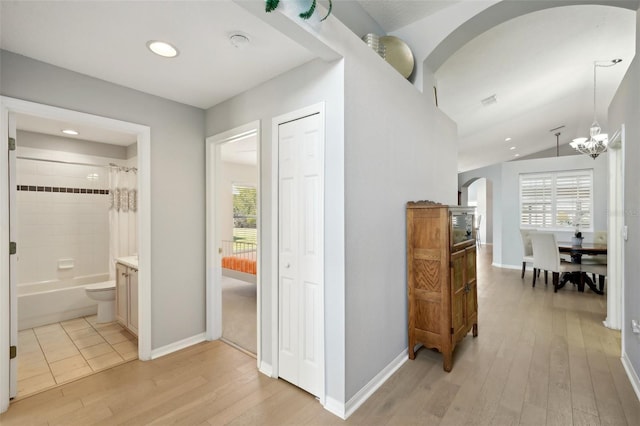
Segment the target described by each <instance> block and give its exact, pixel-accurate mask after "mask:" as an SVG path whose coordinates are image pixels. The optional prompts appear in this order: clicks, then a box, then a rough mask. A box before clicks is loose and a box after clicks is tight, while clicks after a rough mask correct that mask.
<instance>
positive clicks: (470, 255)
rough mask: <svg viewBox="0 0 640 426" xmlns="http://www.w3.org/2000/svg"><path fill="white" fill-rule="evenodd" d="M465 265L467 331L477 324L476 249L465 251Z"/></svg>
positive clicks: (471, 248)
mask: <svg viewBox="0 0 640 426" xmlns="http://www.w3.org/2000/svg"><path fill="white" fill-rule="evenodd" d="M465 263H466V267H465V269H466V271H465V273H466V276H465V281H466V283H467V296H466V301H465V304H466V318H465V319H466V323H467V329H468V328H469V327H471V325H472V324H475V323H477V322H478V282H477V280H476V247H475V246H472V247H469V248H467V249H465Z"/></svg>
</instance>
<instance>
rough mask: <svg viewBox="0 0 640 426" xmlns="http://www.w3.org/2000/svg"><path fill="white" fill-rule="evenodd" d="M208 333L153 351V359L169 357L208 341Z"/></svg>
mask: <svg viewBox="0 0 640 426" xmlns="http://www.w3.org/2000/svg"><path fill="white" fill-rule="evenodd" d="M206 340H207V338H206V333H200V334H196V335H195V336H191V337H187V338H186V339H182V340H178V341H177V342H174V343H170V344H168V345H165V346H161V347H159V348H156V349H152V350H151V359H156V358H160V357H161V356H165V355H169V354H170V353H173V352H176V351H179V350H180V349H184V348H188V347H189V346H193V345H195V344H197V343H201V342H204V341H206Z"/></svg>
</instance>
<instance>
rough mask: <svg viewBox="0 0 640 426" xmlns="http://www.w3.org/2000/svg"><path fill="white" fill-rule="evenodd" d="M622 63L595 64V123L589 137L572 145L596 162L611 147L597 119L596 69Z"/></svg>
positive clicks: (579, 139)
mask: <svg viewBox="0 0 640 426" xmlns="http://www.w3.org/2000/svg"><path fill="white" fill-rule="evenodd" d="M620 62H622V59H613V60H612V61H607V62H606V63H598V61H595V62H594V63H593V123H591V128H590V129H589V137H588V138H576V139H574V140H573V142H571V143H570V145H571V147H572V148H573V149H575V150H576V151H578V152H580V153H582V154H586V155H588V156H590V157H591V158H593V159H594V160H595V159H596V158H597V157H598V155H600V154H602V153H603V152H605V151H606V150H607V146H608V145H609V135H608V134H606V133H600V132H601V131H602V128H601V127H600V124H598V120H597V119H596V69H597V68H598V67H612V66H614V65H616V64H618V63H620Z"/></svg>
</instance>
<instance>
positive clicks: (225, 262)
mask: <svg viewBox="0 0 640 426" xmlns="http://www.w3.org/2000/svg"><path fill="white" fill-rule="evenodd" d="M222 267H223V268H226V269H233V270H234V271H239V272H245V273H247V274H252V275H255V274H256V270H257V268H256V261H255V260H253V259H245V258H241V257H237V256H225V257H223V258H222Z"/></svg>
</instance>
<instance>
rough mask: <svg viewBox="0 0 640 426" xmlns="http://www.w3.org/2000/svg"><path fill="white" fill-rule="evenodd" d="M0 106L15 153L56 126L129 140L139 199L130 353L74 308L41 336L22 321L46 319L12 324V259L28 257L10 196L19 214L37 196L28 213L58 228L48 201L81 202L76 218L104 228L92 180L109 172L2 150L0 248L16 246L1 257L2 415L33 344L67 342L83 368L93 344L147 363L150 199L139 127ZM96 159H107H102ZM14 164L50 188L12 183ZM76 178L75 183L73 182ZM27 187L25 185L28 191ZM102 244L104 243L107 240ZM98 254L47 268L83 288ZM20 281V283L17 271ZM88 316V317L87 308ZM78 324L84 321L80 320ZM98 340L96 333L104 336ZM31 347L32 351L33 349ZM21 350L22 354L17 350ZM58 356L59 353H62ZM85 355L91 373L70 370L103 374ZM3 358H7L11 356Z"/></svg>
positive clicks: (38, 107) (33, 150) (42, 108)
mask: <svg viewBox="0 0 640 426" xmlns="http://www.w3.org/2000/svg"><path fill="white" fill-rule="evenodd" d="M1 101H2V102H1V103H2V108H1V113H2V115H1V120H0V121H1V124H2V126H1V129H2V133H3V134H5V135H9V137H10V138H11V140H12V145H13V144H14V143H16V142H17V145H18V146H20V141H19V139H20V138H23V139H24V138H25V137H27V138H32V139H34V140H36V139H37V140H39V141H40V142H41V141H42V139H43V138H47V137H48V136H44V137H43V136H41V135H46V134H47V130H44V129H43V128H39V127H37V126H38V125H42V126H45V127H46V126H48V125H51V126H53V127H56V126H58V127H60V129H58V132H59V131H60V130H62V129H67V128H68V127H74V126H77V128H80V129H82V130H80V132H79V133H81V134H83V133H84V134H85V135H87V134H89V133H91V131H90V129H93V130H94V131H98V132H103V134H111V135H115V134H120V135H126V137H128V138H130V140H129V141H127V142H126V143H127V144H128V145H133V146H135V148H133V147H131V150H133V151H137V153H136V154H135V155H136V157H137V161H135V160H132V161H135V162H136V166H137V167H135V168H137V169H138V171H139V173H138V176H137V184H138V187H137V190H136V194H139V195H140V197H139V198H136V200H135V205H136V210H137V216H138V217H137V221H136V222H137V224H138V225H139V226H138V227H137V231H136V232H135V234H136V235H135V236H134V238H135V239H136V240H137V247H138V248H137V251H138V253H137V255H138V258H139V286H138V291H137V294H136V295H135V296H137V297H138V300H139V310H138V315H137V318H136V319H137V320H138V321H137V322H138V333H139V339H138V345H137V347H135V346H132V347H131V344H130V342H124V340H121V337H122V335H118V336H116V335H115V334H110V333H109V332H110V331H112V332H116V333H117V330H106V329H101V330H100V331H99V330H98V329H97V328H96V327H98V328H101V326H100V325H98V324H96V323H95V322H93V323H92V322H91V320H92V319H93V316H92V315H85V314H87V313H88V312H85V311H83V309H84V308H83V307H80V306H78V307H77V309H76V307H74V309H73V310H74V312H72V314H73V315H76V314H78V315H79V316H73V315H72V316H73V318H72V317H69V316H68V314H70V313H69V312H68V311H64V312H62V315H63V317H61V318H59V321H58V320H55V319H54V321H53V322H54V325H53V326H51V327H50V328H51V329H46V330H45V328H47V325H46V324H36V323H33V322H32V323H31V324H29V321H45V322H46V320H47V318H37V319H34V318H30V319H29V320H25V321H26V322H24V323H23V325H22V326H20V324H19V322H20V321H19V314H20V313H19V312H18V310H19V307H20V304H19V303H18V294H19V293H24V291H25V289H24V288H22V287H24V286H21V288H19V287H18V279H19V278H20V277H19V275H20V274H19V271H20V268H19V267H18V256H23V259H24V258H27V257H28V256H29V253H28V252H29V250H28V247H29V242H26V240H28V238H23V237H24V236H25V235H26V232H24V231H23V232H22V234H23V235H22V236H21V235H19V234H18V232H17V231H18V226H17V225H18V215H17V213H18V210H17V208H16V207H17V204H18V201H20V200H19V197H18V196H17V195H18V193H19V194H20V195H21V196H22V195H24V196H25V197H20V198H24V199H23V200H21V201H22V202H23V203H22V204H23V206H27V204H29V203H28V201H29V198H30V197H31V198H33V196H37V197H42V196H44V197H43V198H42V200H41V201H42V202H39V201H37V200H36V201H37V202H36V203H35V205H31V206H30V207H31V208H35V209H37V208H39V207H40V208H43V209H45V210H47V209H48V210H47V211H46V212H43V213H47V215H48V216H52V213H53V212H54V211H55V212H56V213H58V219H60V220H64V218H65V216H64V215H63V214H61V213H62V210H64V208H63V207H61V206H60V205H58V206H54V205H53V204H55V203H57V201H60V200H59V199H58V198H59V197H58V198H55V200H54V196H60V195H65V196H67V197H68V198H74V199H75V198H80V197H84V198H82V200H76V201H81V202H78V203H76V204H77V206H76V207H78V208H77V210H81V211H83V212H84V213H85V214H87V216H86V217H85V219H88V218H89V216H92V213H96V215H95V217H92V218H91V219H92V220H93V219H95V220H96V221H103V220H107V219H106V214H104V215H103V213H104V212H103V211H100V213H98V212H97V209H99V208H100V205H99V204H101V203H103V202H104V201H105V200H106V197H107V196H108V194H107V191H108V189H106V188H102V187H100V188H98V186H99V184H101V183H104V182H103V181H99V179H100V175H101V174H102V175H106V174H108V172H107V170H108V169H109V167H108V164H107V165H106V166H107V167H103V166H105V165H104V164H101V163H100V161H90V160H87V161H86V162H81V161H80V157H79V156H80V154H76V155H77V157H76V158H75V159H69V158H67V159H64V158H61V157H60V156H61V155H63V154H61V153H60V152H54V151H55V150H53V151H51V150H49V152H45V151H47V150H46V149H42V146H41V147H40V148H39V147H38V146H37V143H40V142H37V143H36V142H34V143H36V145H35V146H31V147H29V148H28V149H27V148H26V147H25V149H23V150H22V151H16V150H11V151H9V150H8V149H6V150H3V154H2V157H3V158H1V160H2V162H3V164H7V165H8V170H9V172H10V173H9V176H5V175H3V176H2V177H0V187H1V188H2V189H0V195H1V198H2V201H1V203H2V213H3V214H2V217H3V224H2V225H3V226H2V235H1V237H2V245H3V246H6V247H9V241H14V240H15V239H16V237H18V240H17V241H16V243H17V250H16V254H9V251H5V250H2V263H1V264H0V271H1V274H0V303H1V304H2V309H0V312H1V313H2V314H1V315H2V318H0V323H2V324H3V326H2V330H1V333H0V344H1V345H3V346H4V345H5V344H6V346H12V347H15V348H16V352H17V357H13V356H9V355H10V354H6V355H5V354H4V353H3V354H2V355H0V363H2V365H9V368H8V369H5V368H2V371H1V372H0V411H4V410H6V409H7V408H8V404H9V399H10V398H13V397H15V396H16V394H17V395H18V396H20V394H19V393H18V392H17V391H18V379H19V377H18V374H19V371H18V359H19V358H20V354H21V353H22V355H23V359H24V357H26V356H27V354H28V353H29V350H28V349H29V344H31V346H32V347H33V346H40V347H42V342H39V344H37V342H38V341H39V340H40V338H42V339H44V340H47V341H49V342H50V343H53V344H54V346H60V345H58V343H60V341H59V337H60V336H62V337H66V338H68V340H69V342H70V343H71V345H70V346H69V350H75V351H77V352H78V353H77V354H75V352H74V354H72V356H76V355H78V356H82V357H83V358H84V359H85V362H86V361H87V359H86V357H85V356H84V355H82V354H81V350H82V349H86V348H89V347H90V346H93V345H89V343H92V342H93V341H94V340H95V341H97V339H102V340H104V342H98V343H104V346H105V347H106V346H107V345H108V346H111V344H116V345H117V344H118V343H124V344H121V345H119V348H120V349H121V350H123V351H124V352H126V357H127V358H131V357H138V358H140V359H143V360H144V359H150V353H151V345H150V343H151V341H150V336H151V324H150V312H151V306H150V272H149V271H150V258H151V254H150V227H149V225H148V224H149V223H150V220H149V219H150V209H149V207H150V198H149V188H150V185H149V169H150V163H149V150H150V130H149V128H148V127H147V126H140V125H136V124H132V123H126V122H122V121H119V120H113V119H108V118H103V117H99V116H94V115H90V114H85V113H80V112H76V111H70V110H65V109H61V108H56V107H51V106H47V105H42V104H36V103H32V102H26V101H22V100H18V99H13V98H7V97H2V98H1ZM30 126H36V127H30ZM18 130H20V131H21V133H18ZM52 132H53V131H51V132H50V134H53V133H52ZM34 136H35V137H34ZM2 145H4V148H8V147H7V138H2ZM126 149H127V148H125V150H126ZM7 152H8V153H9V154H8V155H7V154H5V153H7ZM17 152H18V153H20V156H21V157H22V158H21V159H20V160H18V159H17V158H16V157H17V155H16V153H17ZM34 154H39V155H34ZM65 155H66V154H65ZM82 155H86V156H85V157H84V158H85V159H86V158H89V159H91V160H96V158H92V156H91V155H88V154H86V153H85V154H82ZM103 157H108V155H106V156H103ZM72 160H75V161H72ZM103 160H104V161H109V160H108V159H104V158H103ZM16 161H20V162H21V167H23V169H26V171H27V172H28V171H29V170H32V171H33V170H36V171H39V172H38V173H39V174H41V175H42V176H39V177H33V176H30V177H29V179H35V178H38V179H39V178H44V179H50V180H51V179H53V180H51V183H50V184H45V183H44V182H41V183H38V182H30V183H27V182H22V183H21V182H20V181H19V180H18V179H16V177H19V178H20V179H24V178H25V176H27V175H29V173H26V174H24V173H22V176H21V174H16ZM81 163H82V164H81ZM56 168H64V169H65V173H66V172H69V173H71V172H70V170H73V173H76V174H78V179H79V180H78V181H77V183H78V185H72V184H71V181H70V180H65V179H67V178H71V176H66V177H65V176H55V173H52V171H53V170H54V169H56ZM132 168H133V167H132ZM89 169H91V170H89ZM87 170H88V171H87ZM40 172H41V173H40ZM85 172H86V173H85ZM38 173H36V174H38ZM73 173H72V174H73ZM63 174H64V173H63ZM80 175H82V176H81V177H80ZM96 175H98V176H96ZM45 176H46V177H45ZM103 178H104V176H103ZM54 180H55V182H54ZM80 181H82V185H80ZM31 183H33V185H32V184H31ZM81 186H82V187H81ZM63 188H64V191H63ZM69 189H71V191H69ZM89 198H95V199H96V200H97V203H98V204H95V203H90V202H89ZM98 199H99V200H98ZM25 201H26V204H25V203H24V202H25ZM31 201H34V200H31ZM71 201H73V200H71ZM94 201H95V200H94ZM74 202H75V201H74ZM31 204H33V203H31ZM72 204H73V203H72ZM74 205H75V204H74ZM28 207H29V206H27V210H28ZM67 207H68V208H69V209H71V210H76V209H75V207H71V206H66V207H65V208H67ZM92 209H96V211H95V212H93V211H91V212H90V211H89V210H92ZM5 213H6V214H5ZM98 216H99V217H98ZM103 216H104V217H103ZM20 218H22V225H24V224H25V222H27V218H26V213H25V211H24V210H23V211H22V213H21V216H20ZM30 219H34V217H30V218H29V220H30ZM83 222H84V220H83V221H77V222H76V223H75V224H70V225H69V227H73V225H75V228H78V229H79V228H83V227H84V229H86V230H88V229H89V228H91V227H92V226H93V225H92V224H91V223H83ZM84 225H86V226H84ZM94 225H95V224H94ZM5 226H6V227H5ZM7 229H8V230H9V231H8V232H7V231H5V230H7ZM41 229H47V226H46V225H43V226H41ZM32 234H35V233H32ZM32 236H34V235H32ZM51 237H55V236H51ZM89 238H90V237H88V236H86V237H85V238H84V241H85V242H87V241H88V240H89ZM106 238H107V239H108V236H107V237H106ZM32 239H33V238H32ZM64 239H65V238H64V236H62V238H61V239H60V240H61V241H58V243H61V242H62V240H64ZM79 239H80V240H82V237H81V236H79ZM50 240H51V241H49V242H50V243H55V241H54V240H55V238H51V239H50ZM25 242H26V244H25ZM31 242H33V241H31ZM54 245H55V244H54ZM103 249H104V247H101V248H100V249H98V248H96V253H93V254H92V255H91V256H87V254H86V253H83V252H82V250H79V251H76V255H77V256H75V258H74V257H69V256H67V257H61V258H59V259H58V258H56V260H55V262H53V263H54V266H55V267H54V269H55V274H57V275H58V278H65V279H66V278H69V279H68V280H67V282H73V281H78V280H76V278H79V281H78V283H79V284H80V285H84V284H88V283H84V282H81V281H82V280H83V279H88V278H87V277H86V276H82V277H78V276H79V275H82V274H83V273H84V272H87V274H85V275H87V276H91V275H94V276H93V277H91V278H92V279H93V278H95V277H96V276H98V275H100V274H97V275H96V274H92V273H91V270H90V268H89V267H88V266H87V264H88V263H92V262H94V260H95V262H94V263H97V264H100V265H99V266H98V269H99V268H100V266H105V265H106V264H107V263H108V262H107V261H104V262H103V261H102V260H103V259H102V257H103V255H107V254H108V249H107V250H106V252H105V250H103ZM37 251H38V250H35V252H37ZM45 251H46V249H42V250H40V252H41V253H42V252H45ZM33 252H34V250H32V253H31V254H33ZM98 252H99V253H98ZM11 253H13V250H12V251H11ZM58 257H60V256H58ZM89 257H90V258H91V260H90V261H89V260H88V259H89ZM81 258H82V259H83V260H82V261H81ZM96 259H98V260H96ZM44 263H47V264H49V263H52V262H43V264H44ZM102 263H104V265H102ZM74 268H75V272H76V273H72V270H73V269H74ZM107 269H108V267H107ZM43 270H44V268H43ZM40 272H43V271H40ZM65 274H66V275H69V277H67V276H66V275H65ZM22 275H23V276H25V273H24V271H23V274H22ZM70 275H74V277H71V276H70ZM31 278H33V277H31ZM49 278H50V277H49ZM71 278H73V279H71ZM34 280H35V278H34ZM51 281H54V280H51V279H48V278H45V279H44V282H42V283H36V284H38V285H40V284H42V285H45V286H46V285H49V284H51ZM65 290H66V289H65ZM74 290H75V289H74ZM47 292H48V289H46V290H45V291H44V292H42V293H47ZM80 293H82V292H80ZM61 297H62V299H63V300H65V301H68V300H69V299H68V298H67V296H66V295H64V296H61ZM45 305H46V307H47V308H48V303H47V302H46V301H45ZM5 308H6V309H5ZM93 309H95V307H94V308H93ZM25 311H26V309H25V308H23V313H25ZM36 311H37V310H36ZM40 313H42V312H40ZM59 314H60V313H59V312H58V313H56V315H59ZM64 315H67V316H66V317H64ZM41 316H42V315H41ZM44 317H46V315H44ZM85 317H87V318H88V319H87V318H85ZM81 323H82V324H81ZM5 325H6V326H5ZM32 326H33V327H32ZM38 326H39V327H42V329H40V330H39V331H40V332H41V333H40V336H38V333H36V332H35V331H34V330H35V329H36V328H37V327H38ZM19 327H20V328H23V329H25V330H27V331H26V334H28V333H29V330H31V335H30V336H27V340H31V341H29V342H26V340H24V339H23V341H22V342H20V340H19V339H18V336H19V334H18V328H19ZM53 328H56V333H58V334H59V335H60V336H58V337H54V336H53V334H51V335H48V336H45V334H48V333H47V332H48V331H54V330H52V329H53ZM101 332H102V333H104V335H103V334H102V333H101ZM69 333H71V334H73V335H74V336H76V337H78V338H80V340H82V337H87V339H84V340H82V343H78V344H79V345H80V346H82V348H80V346H78V345H77V344H76V343H74V341H73V339H72V338H71V335H70V334H69ZM54 334H55V333H54ZM83 334H86V336H81V335H83ZM89 334H91V336H89ZM118 334H119V333H118ZM106 335H109V336H108V339H107V338H106V337H105V336H106ZM28 337H32V339H29V338H28ZM92 339H93V340H92ZM89 340H91V342H89ZM125 340H128V339H125ZM25 342H26V343H25ZM21 343H22V344H21ZM34 343H36V344H35V345H34ZM86 345H89V346H86ZM125 345H128V347H127V350H125V349H124V346H125ZM6 346H4V347H6ZM21 346H23V347H22V348H21ZM111 348H112V349H113V346H111ZM56 349H58V348H56ZM94 349H95V348H94ZM62 351H63V352H64V350H62ZM12 352H13V351H12ZM85 352H87V354H86V356H88V357H89V358H90V359H92V361H91V362H92V363H93V366H91V363H89V362H86V364H87V365H86V366H84V365H83V366H81V367H80V368H79V369H77V370H82V368H83V367H85V368H84V372H85V373H89V372H93V371H97V370H100V369H102V368H101V367H105V368H106V366H104V365H103V366H101V365H99V361H98V360H96V359H94V358H95V357H93V355H95V353H94V354H93V355H91V354H89V352H90V350H87V351H85ZM113 352H114V355H118V356H119V357H120V358H122V360H123V361H124V360H125V358H124V357H122V355H120V354H119V353H118V351H117V350H115V349H113ZM51 354H52V352H50V354H49V355H51ZM11 355H13V353H12V354H11ZM42 355H43V356H44V357H45V358H48V356H47V354H46V353H43V354H42ZM51 356H53V357H54V358H55V357H56V356H62V355H61V352H56V355H51ZM78 359H79V358H78ZM62 360H64V358H61V359H59V360H57V361H62ZM111 361H113V360H111ZM53 362H55V361H53ZM41 367H42V366H41ZM43 368H44V367H43ZM47 370H49V371H50V372H51V373H55V372H54V371H53V369H52V367H51V366H47ZM60 371H61V370H58V372H60ZM79 373H80V371H75V372H73V373H70V374H68V375H66V376H65V375H64V374H62V373H61V374H59V377H57V378H56V377H53V376H55V374H54V375H53V376H52V377H51V378H50V380H51V379H52V380H53V382H52V383H50V384H52V385H55V384H57V383H62V382H65V381H66V380H67V379H69V380H72V379H73V378H74V377H72V376H73V375H74V374H79ZM75 377H78V376H75Z"/></svg>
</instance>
